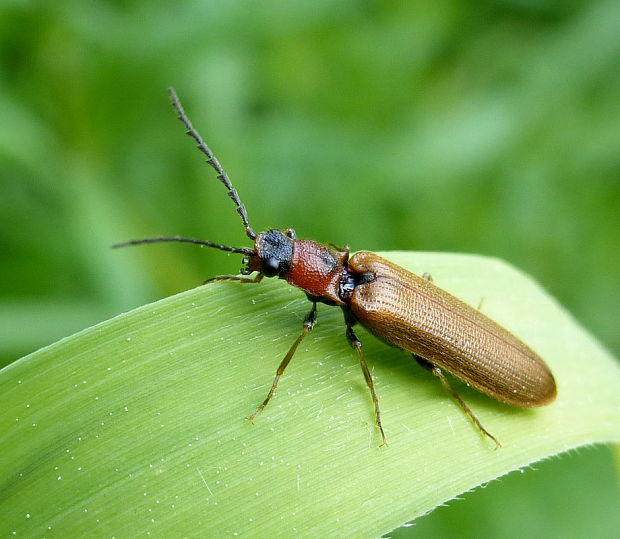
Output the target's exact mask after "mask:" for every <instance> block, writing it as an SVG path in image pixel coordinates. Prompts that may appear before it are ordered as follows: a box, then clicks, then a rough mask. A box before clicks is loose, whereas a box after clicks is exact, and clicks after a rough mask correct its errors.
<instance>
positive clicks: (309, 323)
mask: <svg viewBox="0 0 620 539" xmlns="http://www.w3.org/2000/svg"><path fill="white" fill-rule="evenodd" d="M315 323H316V302H313V303H312V309H310V312H309V313H308V315H307V316H306V318H305V320H304V329H303V330H302V332H301V335H299V337H297V340H296V341H295V342H294V343H293V346H291V348H290V349H289V351H288V353H287V354H286V356H284V359H283V360H282V363H280V366H279V367H278V370H277V371H276V377H275V378H274V379H273V383H272V384H271V389H270V390H269V393H267V397H265V400H264V401H263V402H262V403H261V404H260V405H259V407H258V408H257V409H256V412H254V413H253V414H252V415H251V416H250V417H248V421H249V422H250V423H253V422H254V418H255V417H256V416H257V415H258V414H260V413H261V412H262V411H263V410H264V409H265V406H267V404H268V403H269V401H270V400H271V397H273V394H274V393H275V391H276V388H277V387H278V382H279V381H280V376H282V375H283V374H284V369H286V366H287V365H288V364H289V362H290V361H291V358H292V357H293V354H295V351H296V350H297V347H298V346H299V343H301V341H303V340H304V337H305V336H306V335H308V333H310V331H312V328H313V327H314V324H315Z"/></svg>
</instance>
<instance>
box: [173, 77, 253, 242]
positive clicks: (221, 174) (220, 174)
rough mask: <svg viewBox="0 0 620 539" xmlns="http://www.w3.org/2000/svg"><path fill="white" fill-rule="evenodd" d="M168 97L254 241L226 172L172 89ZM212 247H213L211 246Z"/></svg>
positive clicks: (239, 201)
mask: <svg viewBox="0 0 620 539" xmlns="http://www.w3.org/2000/svg"><path fill="white" fill-rule="evenodd" d="M168 95H170V99H171V101H172V106H173V107H174V110H176V111H177V115H178V117H179V120H181V122H183V125H184V126H185V128H186V129H187V131H186V133H187V134H188V135H189V136H190V137H192V138H193V139H194V140H195V141H196V142H197V143H198V149H199V150H200V151H201V152H202V153H204V154H205V155H206V156H207V164H209V165H210V166H211V167H213V169H214V170H215V172H217V179H218V180H220V181H221V182H222V183H223V184H224V185H225V186H226V189H228V196H229V197H230V198H231V199H232V201H233V202H234V203H235V205H236V206H237V213H238V214H239V215H240V216H241V220H242V221H243V226H244V228H245V233H246V234H247V236H248V238H250V239H252V240H254V239H256V233H255V232H254V230H252V227H251V226H250V221H249V219H248V213H247V211H246V209H245V206H244V205H243V203H242V202H241V199H240V198H239V195H238V194H237V190H236V189H235V188H234V187H233V186H232V183H231V182H230V179H229V178H228V174H226V172H225V171H224V169H223V168H222V165H220V162H219V161H218V160H217V158H216V157H215V156H214V155H213V152H212V151H211V149H210V148H209V146H207V144H206V143H205V141H204V140H202V137H201V136H200V133H198V131H196V129H194V126H193V125H192V122H190V121H189V118H188V117H187V114H185V110H183V105H181V101H180V100H179V97H178V96H177V94H176V92H175V91H174V88H168ZM212 247H214V245H212Z"/></svg>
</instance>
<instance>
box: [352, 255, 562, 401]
mask: <svg viewBox="0 0 620 539" xmlns="http://www.w3.org/2000/svg"><path fill="white" fill-rule="evenodd" d="M349 269H350V270H352V271H354V272H357V273H371V274H373V275H376V278H375V280H373V281H371V282H370V283H365V284H361V285H358V286H357V287H355V290H354V292H353V296H352V298H351V304H350V307H351V311H352V312H353V314H354V315H355V317H356V318H357V320H358V321H359V322H360V323H361V324H362V325H363V326H365V327H366V328H368V329H369V330H370V331H372V332H373V333H374V334H375V335H377V336H378V337H380V338H381V339H383V340H385V341H387V342H389V343H390V344H393V345H394V346H397V347H398V348H402V349H403V350H407V351H408V352H411V353H413V354H416V355H418V356H420V357H422V358H424V359H426V360H427V361H429V362H430V363H432V364H434V365H437V366H438V367H441V368H443V369H445V370H447V371H448V372H449V373H451V374H453V375H454V376H456V377H457V378H460V379H461V380H463V381H464V382H467V383H468V384H471V385H472V386H474V387H475V388H476V389H479V390H480V391H482V392H483V393H486V394H487V395H490V396H491V397H495V398H496V399H498V400H500V401H502V402H505V403H507V404H510V405H512V406H520V407H534V406H543V405H545V404H549V403H550V402H551V401H553V400H554V399H555V396H556V389H555V382H554V380H553V376H552V374H551V371H549V369H548V367H547V365H546V364H545V363H544V362H543V360H542V359H540V357H538V355H537V354H536V353H534V352H533V351H532V350H531V349H530V348H529V347H528V346H526V345H525V344H524V343H523V342H522V341H520V340H519V339H517V338H516V337H515V336H514V335H513V334H512V333H510V332H508V331H507V330H505V329H504V328H503V327H502V326H500V325H499V324H498V323H497V322H494V321H493V320H491V319H490V318H489V317H487V316H484V315H483V314H482V313H481V312H480V311H479V310H477V309H474V308H473V307H471V306H469V305H468V304H467V303H465V302H463V301H461V300H460V299H458V298H455V297H454V296H452V295H451V294H448V293H447V292H445V291H444V290H442V289H441V288H439V287H438V286H435V285H434V284H433V283H431V282H430V281H428V280H426V279H423V278H421V277H418V276H417V275H414V274H413V273H410V272H408V271H407V270H405V269H403V268H401V267H400V266H397V265H396V264H394V263H392V262H390V261H389V260H385V259H384V258H381V257H379V256H377V255H376V254H373V253H369V252H367V251H360V252H358V253H356V254H355V255H353V257H351V259H350V260H349Z"/></svg>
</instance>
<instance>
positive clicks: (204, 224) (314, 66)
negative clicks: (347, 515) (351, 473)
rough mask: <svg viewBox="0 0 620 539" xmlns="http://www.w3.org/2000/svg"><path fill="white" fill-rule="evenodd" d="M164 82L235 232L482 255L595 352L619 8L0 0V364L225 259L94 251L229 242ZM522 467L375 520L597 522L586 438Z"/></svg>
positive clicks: (614, 211)
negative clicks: (547, 297)
mask: <svg viewBox="0 0 620 539" xmlns="http://www.w3.org/2000/svg"><path fill="white" fill-rule="evenodd" d="M169 85H174V86H175V87H176V89H177V91H178V93H179V95H180V97H181V99H182V100H183V102H184V105H185V107H186V110H187V111H188V113H189V115H190V117H191V119H192V121H193V122H194V125H195V126H196V127H197V128H198V129H199V130H200V131H201V133H202V134H203V136H204V137H205V138H206V140H207V142H208V143H209V144H210V146H211V148H212V149H213V150H214V152H215V154H216V155H217V156H218V158H219V159H220V161H221V162H222V164H223V166H224V167H225V168H226V170H227V171H228V173H229V175H230V176H231V178H232V180H233V182H235V186H236V187H237V189H238V191H239V193H240V195H241V197H242V199H243V201H244V203H245V204H246V206H247V208H248V212H249V214H250V219H251V221H252V224H253V226H254V228H255V229H264V228H267V227H278V228H284V227H289V226H292V227H294V228H295V229H296V230H297V233H298V235H299V236H300V237H309V238H313V239H317V240H320V241H329V242H333V243H335V244H337V245H341V244H349V245H350V246H351V247H352V249H353V250H359V249H369V250H389V249H401V250H435V251H450V252H472V253H480V254H486V255H489V256H495V257H500V258H503V259H505V260H507V261H509V262H511V263H512V264H514V265H516V266H517V267H519V268H522V269H523V270H524V271H526V272H527V273H530V274H531V275H533V276H534V277H535V278H536V279H537V280H538V281H539V282H540V283H542V285H543V286H544V287H545V288H546V289H547V290H548V291H549V292H550V293H551V294H552V295H554V296H555V297H557V298H558V299H559V300H560V302H561V303H562V304H564V305H565V306H566V307H567V308H568V309H569V310H570V311H571V312H572V313H574V315H575V316H576V318H577V319H579V320H580V321H581V322H582V323H583V324H584V325H585V326H586V327H587V328H588V329H590V330H591V331H592V332H593V333H594V334H595V335H596V336H597V337H598V338H599V339H600V340H601V341H602V342H603V344H605V345H606V346H607V347H608V348H610V349H611V350H612V351H613V352H614V353H615V354H616V356H617V355H619V352H620V331H619V330H618V298H619V297H620V284H619V280H618V273H619V270H620V248H619V246H620V3H619V2H618V1H617V0H607V1H587V0H584V1H579V0H565V1H557V2H552V1H550V0H540V1H537V0H506V1H499V0H497V1H492V0H481V1H478V2H471V3H470V2H465V1H458V0H451V1H441V2H433V1H430V0H427V1H421V2H393V1H392V2H390V1H384V2H372V1H361V0H358V1H353V0H341V1H338V2H328V1H324V0H314V1H313V2H281V1H280V2H276V1H273V0H268V1H255V0H253V1H250V0H246V1H233V0H223V1H208V2H205V1H187V2H164V1H159V0H158V1H154V0H151V1H149V2H147V1H130V2H119V1H108V2H101V1H99V2H78V1H70V0H65V1H61V2H43V1H42V2H27V1H18V0H13V1H10V0H4V1H3V2H2V4H1V6H0V187H1V197H0V249H1V261H2V263H1V265H0V327H1V328H2V329H1V332H2V338H1V339H0V364H7V363H10V362H11V361H13V360H15V359H17V358H18V357H20V356H22V355H24V354H26V353H28V352H31V351H33V350H35V349H37V348H38V347H41V346H43V345H45V344H49V343H51V342H54V341H55V340H57V339H59V338H61V337H63V336H66V335H69V334H71V333H73V332H75V331H78V330H80V329H82V328H85V327H87V326H89V325H92V324H94V323H96V322H99V321H101V320H105V319H107V318H109V317H111V316H114V315H115V314H118V313H119V312H121V311H126V310H129V309H132V308H134V307H136V306H138V305H141V304H144V303H146V302H149V301H154V300H157V299H158V298H161V297H163V296H165V295H169V294H173V293H175V292H178V291H181V290H184V289H186V288H190V287H193V286H195V285H196V284H198V283H200V282H202V281H203V280H204V279H205V278H207V277H210V276H213V275H215V274H220V273H229V272H233V273H235V272H237V270H238V268H239V267H240V257H238V256H230V257H227V256H226V255H225V254H223V253H218V252H207V251H205V250H201V249H195V248H193V247H191V246H187V245H178V244H177V245H161V246H153V247H144V248H135V249H127V250H125V251H112V250H110V249H109V246H110V245H111V244H112V243H114V242H117V241H122V240H126V239H131V238H140V237H146V236H155V235H174V234H180V235H186V236H193V237H200V238H204V239H209V240H212V241H218V242H222V243H228V244H232V245H245V244H247V243H248V242H247V239H246V238H245V236H244V234H243V230H242V227H241V224H240V221H239V219H238V217H237V215H236V213H235V211H234V207H233V205H232V204H231V203H230V201H229V200H228V199H227V197H226V195H225V191H224V189H223V187H222V186H221V185H220V184H219V183H218V182H217V181H216V180H215V178H214V174H213V173H212V171H211V169H210V168H208V167H207V166H206V165H204V163H203V159H202V158H201V155H200V154H198V152H197V151H195V150H194V149H193V147H192V144H191V141H190V140H189V139H188V138H187V137H184V136H183V132H182V128H181V125H180V124H179V123H178V121H177V120H176V118H175V116H174V114H173V112H172V110H171V108H170V106H169V104H168V98H167V95H166V93H165V90H166V87H167V86H169ZM438 284H439V285H441V283H438ZM343 346H344V344H343ZM259 368H261V367H260V366H259V365H257V369H259ZM586 368H587V358H584V376H586V375H587V372H586V371H585V369H586ZM537 468H539V470H540V471H539V472H537V473H531V472H528V473H527V474H525V475H526V476H525V477H522V476H519V475H516V476H514V477H512V476H511V477H509V478H506V479H504V480H503V481H502V482H500V483H497V484H493V485H491V486H489V487H488V489H487V490H485V491H484V492H479V493H476V494H473V495H468V496H466V498H467V500H466V501H465V502H453V503H452V504H451V505H452V506H453V507H452V508H449V509H445V508H444V509H440V510H438V511H436V512H435V513H433V514H432V515H431V516H429V517H426V518H425V519H422V520H420V521H419V523H418V524H417V525H416V526H415V527H413V528H408V529H403V530H400V531H399V532H398V536H399V537H403V536H404V535H403V534H413V535H414V536H419V537H422V536H437V535H438V534H453V535H459V536H461V537H466V536H470V535H468V534H471V536H472V537H474V536H479V534H480V531H481V528H482V529H485V530H487V531H489V530H492V531H493V534H494V535H495V536H502V535H504V536H510V535H511V534H519V533H520V532H522V531H523V529H524V527H523V526H524V522H526V523H527V526H528V527H529V528H532V529H531V530H530V533H531V534H533V535H531V536H534V537H536V536H542V535H543V533H544V535H545V536H547V537H584V536H586V535H589V536H591V537H592V536H593V537H606V536H609V537H612V536H614V532H617V529H618V528H619V526H620V516H619V515H618V511H617V507H618V499H619V493H618V484H617V481H616V479H615V478H614V475H613V474H614V470H613V466H612V461H611V457H610V453H609V451H608V450H607V449H605V448H598V449H590V450H584V451H582V452H581V453H579V454H577V453H575V454H572V455H570V456H565V457H564V458H563V459H561V460H556V461H554V462H548V463H541V464H539V465H538V466H537ZM489 493H491V494H489ZM498 500H499V501H498ZM502 500H504V502H503V503H502V502H501V501H502ZM515 500H516V501H515ZM524 500H530V501H529V502H527V503H525V502H524ZM531 500H535V501H536V502H537V503H531ZM528 504H529V505H528ZM465 515H467V518H466V517H465ZM560 522H561V523H562V524H561V525H560V524H559V523H560ZM490 523H492V526H491V524H490ZM455 526H456V527H455ZM468 526H469V527H468ZM529 528H528V529H529ZM588 532H590V534H588ZM592 533H593V534H592ZM395 535H396V534H395Z"/></svg>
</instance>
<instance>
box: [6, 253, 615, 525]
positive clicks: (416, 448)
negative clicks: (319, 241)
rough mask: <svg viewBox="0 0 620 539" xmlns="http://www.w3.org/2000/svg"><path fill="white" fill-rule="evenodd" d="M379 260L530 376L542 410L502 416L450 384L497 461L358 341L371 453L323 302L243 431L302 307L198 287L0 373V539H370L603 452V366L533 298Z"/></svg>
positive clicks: (269, 289) (597, 350) (350, 361)
mask: <svg viewBox="0 0 620 539" xmlns="http://www.w3.org/2000/svg"><path fill="white" fill-rule="evenodd" d="M385 256H387V257H388V258H390V259H392V260H394V261H395V262H397V263H400V264H402V265H403V266H405V267H407V268H409V269H410V270H412V271H414V272H416V273H421V272H423V271H429V272H431V273H432V275H433V278H434V282H435V283H436V284H438V285H439V286H441V287H443V288H445V289H446V290H448V291H449V292H452V293H454V294H455V295H457V296H459V297H461V298H462V299H464V300H465V301H467V302H469V303H471V304H472V305H476V306H477V305H478V304H480V302H481V301H482V304H481V309H482V311H483V312H484V313H486V314H487V315H488V316H490V317H492V318H494V319H496V320H497V321H499V322H500V323H501V324H503V325H504V326H506V327H507V328H509V329H510V330H511V331H513V332H514V333H516V334H517V335H518V336H520V337H521V338H523V339H524V340H525V341H526V342H527V343H528V344H529V345H530V346H531V347H533V348H534V349H535V350H537V351H538V352H539V353H540V354H541V356H542V357H543V358H544V359H545V360H546V361H547V363H548V364H549V366H550V367H551V369H552V371H553V373H554V375H555V376H556V380H557V383H558V392H559V394H558V399H557V401H556V402H554V403H553V404H551V405H549V406H547V407H544V408H540V409H528V410H522V409H516V408H511V407H509V406H507V405H504V404H501V403H499V402H496V401H495V400H493V399H491V398H489V397H487V396H485V395H482V394H480V393H478V392H476V391H475V390H472V389H470V388H467V387H465V386H463V385H461V384H458V388H459V391H460V393H461V396H462V397H463V398H464V399H465V400H466V402H467V403H468V404H469V405H470V406H471V407H472V409H473V410H474V411H475V412H476V414H477V415H478V417H479V418H480V420H481V421H482V423H483V424H484V425H485V426H486V428H487V429H489V430H490V431H491V432H492V433H493V434H494V435H495V436H497V438H499V440H500V441H501V442H502V447H501V448H500V449H498V450H494V449H493V447H494V446H493V444H492V442H490V441H489V440H488V439H485V438H483V437H482V436H481V435H480V433H479V432H478V431H477V430H476V429H475V428H474V427H473V426H472V424H471V423H470V421H469V420H468V419H467V417H466V416H465V415H464V414H463V413H462V412H461V410H460V409H459V408H458V407H457V406H456V405H455V404H454V403H453V401H452V400H450V398H448V397H447V396H446V395H445V394H444V392H443V389H442V387H441V385H440V384H439V383H438V381H437V380H436V379H435V378H434V377H433V376H431V375H430V374H429V373H428V372H426V371H424V370H422V369H421V368H420V367H418V366H417V365H416V364H415V363H414V362H413V361H412V360H411V357H410V356H409V355H407V354H405V353H403V352H401V351H399V350H397V349H394V348H390V347H388V346H386V345H384V344H383V343H381V342H380V341H378V340H377V339H376V338H374V337H373V336H371V335H370V334H368V333H367V332H365V331H363V330H361V329H360V330H359V331H358V336H359V337H360V339H361V340H362V342H363V344H364V347H365V350H366V354H367V357H368V361H369V364H370V365H371V368H372V369H373V375H374V377H375V385H376V388H377V391H378V394H379V398H380V402H381V406H382V412H383V422H384V426H385V429H386V434H387V437H388V440H389V442H390V445H389V446H388V447H379V444H380V441H381V440H380V436H379V434H378V432H377V431H376V429H375V427H374V425H373V408H372V402H371V399H370V396H369V393H368V389H367V387H366V385H365V383H364V379H363V376H362V373H361V371H360V369H359V366H358V364H357V359H356V357H355V354H354V352H353V351H352V350H351V348H350V347H349V346H348V344H347V342H346V340H345V338H344V330H343V328H344V325H343V322H342V315H341V313H340V311H339V309H333V308H328V307H327V306H320V307H319V313H318V315H319V318H318V323H317V326H316V327H315V329H314V331H313V332H312V333H311V334H310V335H309V336H308V337H307V338H306V340H305V341H304V342H303V343H302V345H301V346H300V347H299V350H298V351H297V354H296V356H295V357H294V359H293V360H292V362H291V364H290V366H289V368H288V370H287V372H286V374H285V376H284V377H283V378H282V380H281V383H280V387H279V390H278V392H277V394H276V396H275V397H274V399H273V400H272V402H271V403H270V405H269V406H268V407H267V408H266V410H265V412H264V413H263V414H262V415H260V416H258V417H257V419H256V422H255V425H251V424H250V423H248V422H247V421H245V420H244V418H245V417H247V416H248V415H249V414H250V413H252V412H253V411H254V410H255V408H256V406H257V405H258V404H259V403H260V402H261V401H262V399H263V398H264V397H265V395H266V393H267V390H268V389H269V386H270V384H271V381H272V379H273V375H274V373H275V369H276V367H277V365H278V364H279V362H280V361H281V358H282V357H283V356H284V354H285V353H286V351H287V350H288V348H289V347H290V345H291V344H292V342H293V341H294V339H295V338H296V337H297V335H298V334H299V333H300V331H301V327H302V320H303V318H304V316H305V315H306V313H307V312H308V311H309V308H310V305H309V303H308V302H307V300H305V298H304V297H303V295H302V294H301V293H300V292H299V291H298V290H296V289H294V288H292V287H290V286H288V285H287V284H286V283H284V282H282V281H273V280H272V281H269V282H265V281H263V282H262V283H261V284H257V285H240V284H238V283H225V282H224V283H216V284H211V285H209V286H205V287H198V288H196V289H193V290H189V291H187V292H184V293H182V294H179V295H177V296H174V297H170V298H167V299H164V300H162V301H158V302H156V303H154V304H151V305H146V306H144V307H141V308H139V309H136V310H134V311H132V312H130V313H126V314H123V315H120V316H118V317H116V318H114V319H112V320H108V321H107V322H104V323H102V324H99V325H98V326H95V327H92V328H89V329H87V330H85V331H83V332H81V333H78V334H76V335H73V336H72V337H69V338H66V339H63V340H62V341H60V342H58V343H56V344H54V345H51V346H49V347H47V348H44V349H42V350H40V351H38V352H35V353H34V354H31V355H29V356H27V357H25V358H23V359H21V360H19V361H17V362H15V363H14V364H12V365H10V366H8V367H7V368H5V369H3V370H2V371H0V414H1V416H0V436H1V438H0V443H1V446H2V457H1V459H2V460H1V463H2V465H1V469H0V513H1V514H2V519H0V535H2V536H7V535H10V534H11V533H12V532H16V533H17V534H19V535H28V536H43V535H47V534H48V533H53V534H54V535H58V536H65V537H71V536H73V537H77V536H92V535H95V536H103V535H105V536H112V535H122V536H125V537H127V536H136V535H143V534H145V533H149V532H150V533H152V534H158V535H164V536H179V537H180V536H213V535H218V536H219V535H221V536H231V535H235V534H240V535H241V534H246V535H257V534H260V535H263V536H292V535H306V536H316V537H326V536H343V535H348V536H377V535H379V534H381V533H385V532H387V531H389V530H391V529H393V528H395V527H396V526H399V525H401V524H403V523H405V522H407V521H410V520H412V519H414V518H415V517H417V516H420V515H422V514H424V513H426V512H428V511H430V510H431V509H432V508H434V507H436V506H437V505H438V504H441V503H442V502H444V501H446V500H448V499H451V498H453V497H455V496H456V495H458V494H459V493H462V492H464V491H466V490H469V489H471V488H473V487H475V486H477V485H480V484H482V483H484V482H487V481H489V480H491V479H494V478H496V477H498V476H500V475H502V474H505V473H508V472H509V471H511V470H516V469H519V468H522V467H524V466H526V465H528V464H530V463H532V462H534V461H537V460H539V459H542V458H545V457H548V456H550V455H553V454H556V453H559V452H562V451H566V450H568V449H570V448H573V447H577V446H582V445H585V444H591V443H596V442H620V428H619V425H620V369H619V368H618V364H617V363H616V362H615V360H614V359H613V358H612V357H610V355H609V354H607V353H606V352H605V351H604V350H603V349H602V348H601V347H600V346H599V345H598V344H597V343H596V342H595V341H594V340H593V339H592V338H591V337H590V336H589V335H588V334H587V333H586V332H585V331H584V330H583V329H582V328H580V327H579V325H578V324H577V323H576V322H575V321H574V320H573V319H572V318H571V317H570V315H568V314H567V313H566V312H565V311H563V310H562V308H561V307H559V306H558V305H557V303H556V302H555V301H554V300H553V299H551V298H550V297H549V296H547V295H546V294H545V293H544V292H543V291H542V290H541V289H540V287H539V286H538V285H536V284H535V283H533V282H532V281H531V280H530V279H529V278H527V277H525V276H524V275H522V274H521V273H519V272H518V271H516V270H515V269H513V268H512V267H510V266H508V265H506V264H505V263H503V262H501V261H498V260H495V259H488V258H483V257H475V256H467V255H446V254H428V253H387V254H386V255H385ZM34 330H35V329H34V328H33V331H34ZM586 367H587V368H586ZM50 530H51V532H50Z"/></svg>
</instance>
